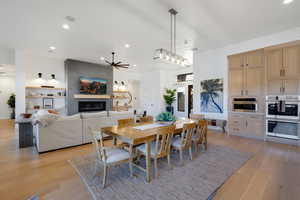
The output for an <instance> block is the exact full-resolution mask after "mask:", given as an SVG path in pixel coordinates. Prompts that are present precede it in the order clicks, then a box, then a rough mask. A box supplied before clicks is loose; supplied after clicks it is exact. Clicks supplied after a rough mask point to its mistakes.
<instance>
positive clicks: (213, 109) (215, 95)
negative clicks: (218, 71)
mask: <svg viewBox="0 0 300 200" xmlns="http://www.w3.org/2000/svg"><path fill="white" fill-rule="evenodd" d="M200 84H201V93H200V95H201V98H200V99H201V108H200V109H201V112H207V113H223V112H224V110H223V109H224V108H223V96H224V94H223V79H209V80H204V81H201V83H200Z"/></svg>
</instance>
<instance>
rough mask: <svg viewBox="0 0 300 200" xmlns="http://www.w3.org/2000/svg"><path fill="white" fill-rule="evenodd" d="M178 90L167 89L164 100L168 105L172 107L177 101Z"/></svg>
mask: <svg viewBox="0 0 300 200" xmlns="http://www.w3.org/2000/svg"><path fill="white" fill-rule="evenodd" d="M175 95H176V89H174V90H172V89H166V94H164V100H165V102H166V104H167V105H170V106H171V105H172V103H173V102H174V101H175V100H176V97H175Z"/></svg>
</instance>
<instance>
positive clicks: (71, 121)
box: [33, 111, 133, 153]
mask: <svg viewBox="0 0 300 200" xmlns="http://www.w3.org/2000/svg"><path fill="white" fill-rule="evenodd" d="M130 117H133V112H114V111H110V112H109V114H107V112H98V113H81V114H76V115H73V116H66V117H60V118H59V119H58V120H56V121H54V122H53V123H51V124H49V125H48V126H46V127H43V126H41V124H39V123H37V124H35V125H34V126H33V131H34V135H35V138H36V146H37V150H38V152H40V153H41V152H46V151H51V150H56V149H61V148H65V147H71V146H76V145H81V144H86V143H89V142H91V141H92V136H91V134H90V133H89V131H88V127H91V128H92V129H100V128H103V127H107V126H113V125H116V124H117V121H118V119H125V118H130Z"/></svg>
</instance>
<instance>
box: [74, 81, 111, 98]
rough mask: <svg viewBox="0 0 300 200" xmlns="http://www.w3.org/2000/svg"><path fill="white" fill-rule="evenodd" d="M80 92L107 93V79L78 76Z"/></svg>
mask: <svg viewBox="0 0 300 200" xmlns="http://www.w3.org/2000/svg"><path fill="white" fill-rule="evenodd" d="M80 94H94V95H99V94H100V95H101V94H107V80H104V79H101V78H88V77H80Z"/></svg>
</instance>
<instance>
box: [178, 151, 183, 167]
mask: <svg viewBox="0 0 300 200" xmlns="http://www.w3.org/2000/svg"><path fill="white" fill-rule="evenodd" d="M179 157H180V163H181V165H183V155H182V149H180V150H179Z"/></svg>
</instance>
